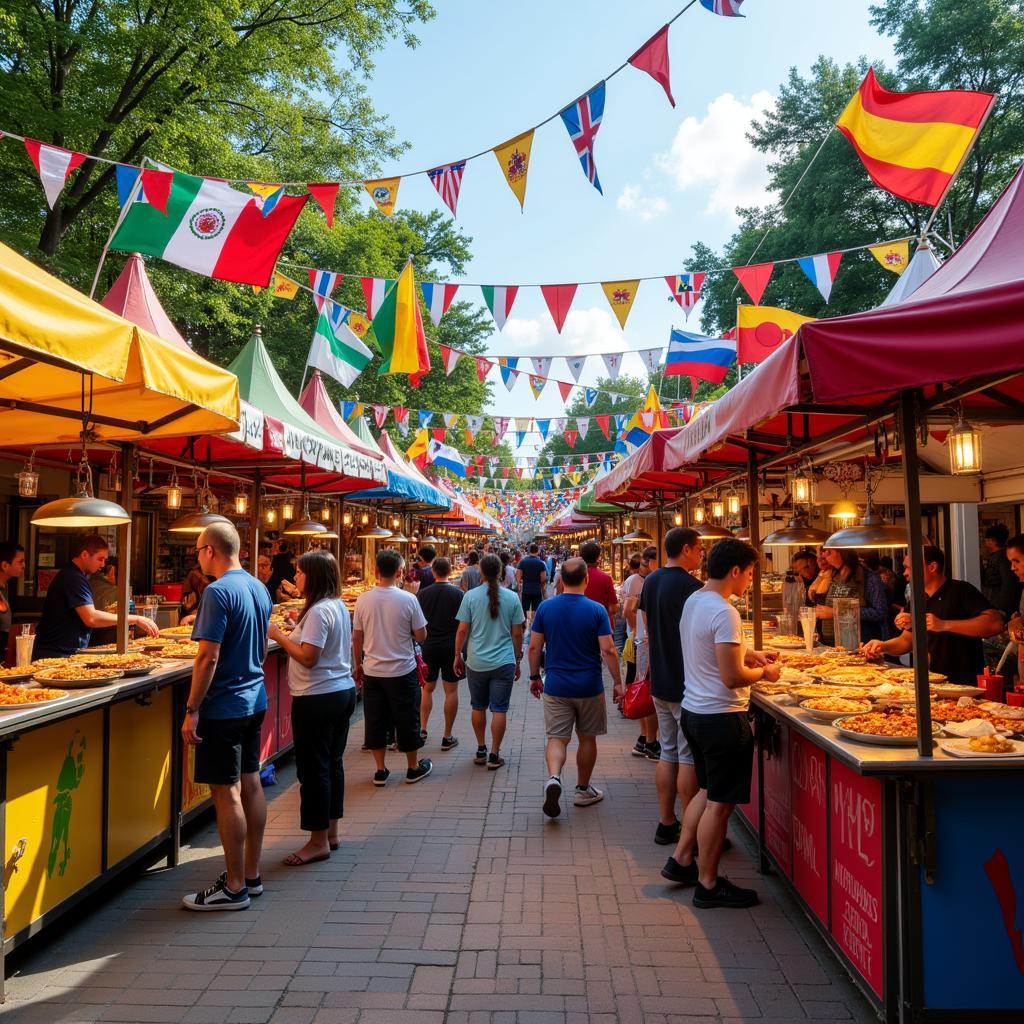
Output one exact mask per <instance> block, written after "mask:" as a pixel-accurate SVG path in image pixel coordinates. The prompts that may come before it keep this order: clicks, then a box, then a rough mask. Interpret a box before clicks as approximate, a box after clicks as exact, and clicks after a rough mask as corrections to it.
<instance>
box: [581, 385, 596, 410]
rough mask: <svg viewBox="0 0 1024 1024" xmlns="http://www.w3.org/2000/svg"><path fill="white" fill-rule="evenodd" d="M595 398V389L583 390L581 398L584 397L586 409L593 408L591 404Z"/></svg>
mask: <svg viewBox="0 0 1024 1024" xmlns="http://www.w3.org/2000/svg"><path fill="white" fill-rule="evenodd" d="M597 396H598V390H597V388H584V389H583V397H584V399H585V401H586V403H587V408H588V409H589V408H591V407H592V406H593V404H594V403H595V402H596V401H597Z"/></svg>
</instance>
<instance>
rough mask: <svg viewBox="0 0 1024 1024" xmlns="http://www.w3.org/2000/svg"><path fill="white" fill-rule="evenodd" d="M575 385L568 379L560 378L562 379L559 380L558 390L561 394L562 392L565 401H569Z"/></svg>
mask: <svg viewBox="0 0 1024 1024" xmlns="http://www.w3.org/2000/svg"><path fill="white" fill-rule="evenodd" d="M575 386H576V385H575V384H573V383H572V382H571V381H567V380H560V381H558V391H559V394H561V396H562V401H563V402H568V401H569V395H571V394H572V389H573V388H574V387H575Z"/></svg>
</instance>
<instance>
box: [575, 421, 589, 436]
mask: <svg viewBox="0 0 1024 1024" xmlns="http://www.w3.org/2000/svg"><path fill="white" fill-rule="evenodd" d="M576 429H577V430H578V431H579V432H580V438H581V439H582V440H584V441H586V439H587V431H588V430H589V429H590V417H589V416H577V417H576Z"/></svg>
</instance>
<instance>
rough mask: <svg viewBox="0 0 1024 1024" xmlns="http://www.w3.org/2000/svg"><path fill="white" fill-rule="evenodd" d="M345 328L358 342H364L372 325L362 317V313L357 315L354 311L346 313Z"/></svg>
mask: <svg viewBox="0 0 1024 1024" xmlns="http://www.w3.org/2000/svg"><path fill="white" fill-rule="evenodd" d="M344 323H345V326H346V327H347V328H348V329H349V330H350V331H351V332H352V333H353V334H354V335H355V336H356V337H357V338H358V339H359V340H360V341H365V340H366V336H367V335H368V334H369V333H370V329H371V327H372V324H371V323H370V321H369V320H367V319H366V317H365V316H363V314H362V313H357V312H356V311H355V310H354V309H350V310H349V311H348V316H346V317H345V321H344Z"/></svg>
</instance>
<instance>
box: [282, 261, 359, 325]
mask: <svg viewBox="0 0 1024 1024" xmlns="http://www.w3.org/2000/svg"><path fill="white" fill-rule="evenodd" d="M270 290H271V294H272V295H273V296H274V298H275V299H294V298H295V296H296V295H298V294H299V282H298V281H293V280H292V279H291V278H290V277H285V276H284V274H279V273H277V271H275V272H274V276H273V278H272V279H271V282H270ZM331 326H332V327H334V329H335V330H337V326H336V325H335V324H334V323H333V322H332V323H331ZM352 333H353V334H356V332H355V331H353V332H352ZM356 337H359V338H360V340H362V338H361V336H360V335H358V334H356Z"/></svg>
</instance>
